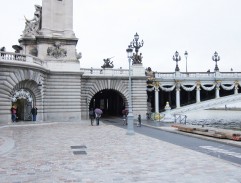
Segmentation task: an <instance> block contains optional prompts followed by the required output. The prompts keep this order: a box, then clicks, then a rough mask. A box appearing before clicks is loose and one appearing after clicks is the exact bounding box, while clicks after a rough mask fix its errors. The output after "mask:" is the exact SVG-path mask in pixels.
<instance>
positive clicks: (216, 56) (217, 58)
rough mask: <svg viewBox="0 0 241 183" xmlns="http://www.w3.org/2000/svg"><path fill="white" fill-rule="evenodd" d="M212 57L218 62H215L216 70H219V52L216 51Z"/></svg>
mask: <svg viewBox="0 0 241 183" xmlns="http://www.w3.org/2000/svg"><path fill="white" fill-rule="evenodd" d="M212 59H213V61H214V62H215V63H216V64H215V68H214V71H215V72H216V71H219V68H218V64H217V62H218V61H219V60H220V56H219V55H218V53H217V52H216V51H215V53H214V55H213V56H212Z"/></svg>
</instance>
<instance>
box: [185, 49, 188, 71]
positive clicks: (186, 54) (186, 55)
mask: <svg viewBox="0 0 241 183" xmlns="http://www.w3.org/2000/svg"><path fill="white" fill-rule="evenodd" d="M184 55H185V57H186V72H187V57H188V53H187V51H185V53H184Z"/></svg>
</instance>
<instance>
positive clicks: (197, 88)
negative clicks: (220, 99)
mask: <svg viewBox="0 0 241 183" xmlns="http://www.w3.org/2000/svg"><path fill="white" fill-rule="evenodd" d="M200 90H201V88H200V84H197V86H196V103H198V102H200Z"/></svg>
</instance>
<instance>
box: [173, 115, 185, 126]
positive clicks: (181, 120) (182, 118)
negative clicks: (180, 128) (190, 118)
mask: <svg viewBox="0 0 241 183" xmlns="http://www.w3.org/2000/svg"><path fill="white" fill-rule="evenodd" d="M174 117H175V123H180V124H186V123H187V116H186V115H183V114H174Z"/></svg>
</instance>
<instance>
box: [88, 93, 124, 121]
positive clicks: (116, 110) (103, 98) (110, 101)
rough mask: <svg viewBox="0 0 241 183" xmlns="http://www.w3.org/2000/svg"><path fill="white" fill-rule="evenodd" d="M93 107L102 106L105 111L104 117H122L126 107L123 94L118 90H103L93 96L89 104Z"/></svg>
mask: <svg viewBox="0 0 241 183" xmlns="http://www.w3.org/2000/svg"><path fill="white" fill-rule="evenodd" d="M91 108H93V109H95V108H100V109H101V110H102V111H103V114H102V117H107V118H108V117H117V116H118V117H120V116H122V110H123V109H125V102H124V99H123V95H121V93H120V92H118V91H116V90H109V89H105V90H101V91H99V92H98V93H96V94H95V95H94V96H93V97H92V99H91V101H90V105H89V109H91Z"/></svg>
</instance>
